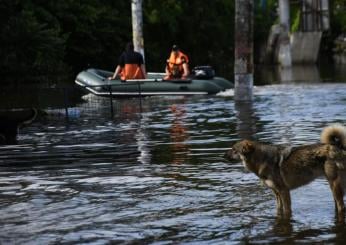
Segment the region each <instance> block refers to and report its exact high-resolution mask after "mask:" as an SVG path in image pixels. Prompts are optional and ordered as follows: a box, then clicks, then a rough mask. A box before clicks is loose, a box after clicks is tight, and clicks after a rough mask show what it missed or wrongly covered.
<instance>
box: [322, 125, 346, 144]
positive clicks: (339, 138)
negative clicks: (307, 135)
mask: <svg viewBox="0 0 346 245" xmlns="http://www.w3.org/2000/svg"><path fill="white" fill-rule="evenodd" d="M321 143H323V144H330V145H335V146H337V147H338V148H340V149H343V150H346V127H344V126H342V125H341V124H333V125H331V126H328V127H325V128H324V129H323V131H322V133H321Z"/></svg>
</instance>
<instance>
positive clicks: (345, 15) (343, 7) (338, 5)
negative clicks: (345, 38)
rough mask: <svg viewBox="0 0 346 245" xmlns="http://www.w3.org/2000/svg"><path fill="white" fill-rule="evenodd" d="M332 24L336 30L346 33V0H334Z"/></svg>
mask: <svg viewBox="0 0 346 245" xmlns="http://www.w3.org/2000/svg"><path fill="white" fill-rule="evenodd" d="M332 7H333V11H332V15H333V17H334V18H333V19H332V25H333V27H334V28H335V31H336V32H339V33H346V2H345V0H334V1H333V6H332Z"/></svg>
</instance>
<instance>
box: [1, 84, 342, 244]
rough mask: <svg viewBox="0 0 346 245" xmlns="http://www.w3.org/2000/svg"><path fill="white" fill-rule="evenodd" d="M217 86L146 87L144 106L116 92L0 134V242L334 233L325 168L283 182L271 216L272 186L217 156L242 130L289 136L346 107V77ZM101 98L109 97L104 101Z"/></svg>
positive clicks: (219, 240)
mask: <svg viewBox="0 0 346 245" xmlns="http://www.w3.org/2000/svg"><path fill="white" fill-rule="evenodd" d="M229 95H232V91H229V92H227V93H222V95H220V96H201V97H199V96H194V97H152V98H146V99H144V100H143V113H142V114H140V113H139V111H138V104H137V102H136V101H134V100H131V99H128V100H127V99H124V100H119V101H117V102H116V103H117V114H116V116H115V118H114V119H112V120H110V119H109V111H107V110H106V109H105V108H104V107H103V105H102V103H100V104H99V106H98V107H96V106H95V107H94V110H88V111H84V109H83V105H82V104H80V105H79V106H78V105H77V107H76V109H78V111H79V113H78V117H75V118H71V120H70V121H69V122H66V121H65V120H61V118H59V117H57V118H55V117H54V113H53V111H51V115H52V116H50V117H49V118H45V119H41V120H40V121H38V122H36V123H34V124H32V125H31V126H30V127H27V128H24V129H22V130H21V132H20V137H19V142H20V144H19V145H16V146H0V216H1V219H0V226H1V229H0V243H1V244H60V243H67V244H74V243H92V244H109V243H110V242H113V243H136V242H137V243H141V244H148V243H154V244H155V243H157V244H171V243H194V244H225V243H236V244H237V243H247V242H250V243H252V242H257V243H279V242H281V243H303V242H307V243H315V242H316V243H337V242H341V241H344V239H345V238H346V227H345V226H344V225H342V224H338V223H336V222H335V217H334V202H333V200H332V196H331V193H330V191H329V187H328V184H327V183H326V181H325V180H324V179H318V180H317V181H315V182H313V183H311V184H310V185H308V186H304V187H302V188H300V189H298V190H295V191H293V192H292V205H293V219H292V220H291V221H288V222H284V221H282V220H278V219H276V212H275V202H274V198H273V195H272V193H271V191H270V190H268V189H266V188H264V187H263V186H261V185H260V184H259V182H258V179H257V178H256V177H255V176H254V175H253V174H251V173H249V172H247V171H245V170H244V169H243V167H242V166H241V163H239V162H233V163H229V162H226V161H225V160H224V159H223V154H224V152H225V150H226V149H227V148H228V147H229V146H230V145H231V144H232V143H234V142H235V141H237V140H239V139H240V138H253V139H256V140H261V141H269V142H273V143H291V144H293V145H299V144H307V143H313V142H316V141H318V140H319V134H320V131H321V129H322V128H323V127H324V126H326V125H328V124H330V123H335V122H339V123H343V124H345V121H346V120H345V119H346V106H345V102H346V84H344V83H339V84H332V83H324V84H316V83H313V84H311V83H309V84H281V85H270V86H264V87H256V88H255V100H254V102H253V103H251V104H238V103H237V104H234V102H233V99H232V96H229ZM105 103H107V102H105Z"/></svg>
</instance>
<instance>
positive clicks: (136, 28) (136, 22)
mask: <svg viewBox="0 0 346 245" xmlns="http://www.w3.org/2000/svg"><path fill="white" fill-rule="evenodd" d="M142 5H143V0H131V10H132V11H131V12H132V36H133V46H134V48H135V50H136V51H137V52H140V53H141V54H142V55H143V58H144V38H143V9H142Z"/></svg>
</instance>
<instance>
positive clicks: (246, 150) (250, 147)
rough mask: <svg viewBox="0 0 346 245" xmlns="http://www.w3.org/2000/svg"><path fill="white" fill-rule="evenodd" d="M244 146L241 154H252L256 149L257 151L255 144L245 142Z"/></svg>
mask: <svg viewBox="0 0 346 245" xmlns="http://www.w3.org/2000/svg"><path fill="white" fill-rule="evenodd" d="M242 145H243V147H242V149H241V152H242V153H243V154H247V153H250V152H252V151H254V149H255V146H254V143H253V142H251V141H249V140H244V141H243V143H242Z"/></svg>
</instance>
